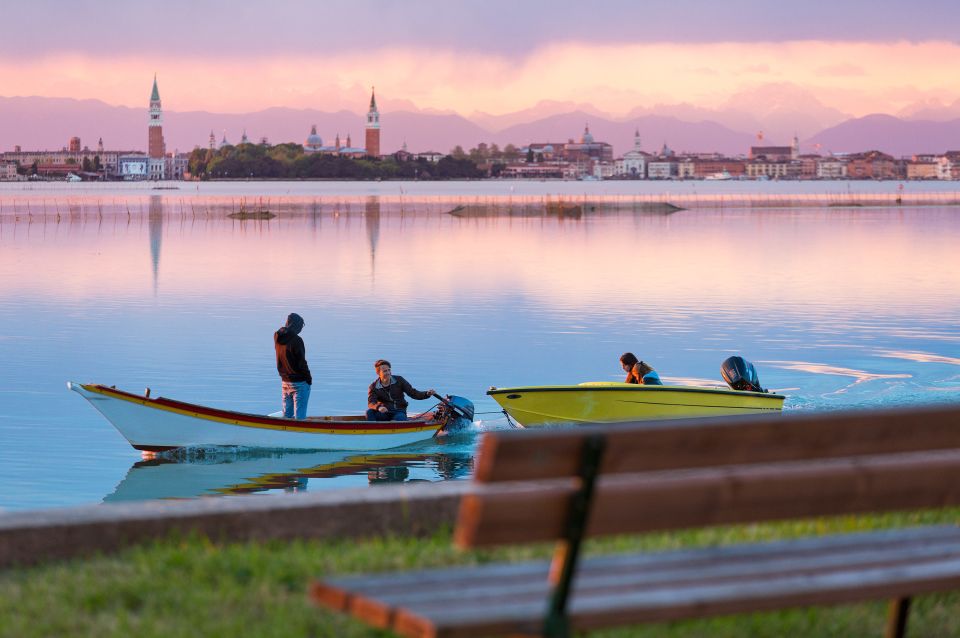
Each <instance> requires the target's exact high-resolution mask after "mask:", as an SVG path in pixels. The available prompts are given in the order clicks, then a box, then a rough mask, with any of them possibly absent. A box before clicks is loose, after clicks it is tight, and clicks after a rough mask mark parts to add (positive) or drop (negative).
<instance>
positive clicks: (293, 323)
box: [276, 312, 304, 343]
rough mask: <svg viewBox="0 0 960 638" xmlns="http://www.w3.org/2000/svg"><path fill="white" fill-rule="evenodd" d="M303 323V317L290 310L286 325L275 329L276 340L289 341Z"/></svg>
mask: <svg viewBox="0 0 960 638" xmlns="http://www.w3.org/2000/svg"><path fill="white" fill-rule="evenodd" d="M303 323H304V322H303V317H301V316H300V315H298V314H297V313H295V312H291V313H290V314H289V315H288V316H287V325H285V326H284V327H282V328H280V329H279V330H277V335H276V336H277V341H278V342H279V343H290V341H291V340H293V338H294V337H296V336H297V335H298V334H300V331H301V330H303Z"/></svg>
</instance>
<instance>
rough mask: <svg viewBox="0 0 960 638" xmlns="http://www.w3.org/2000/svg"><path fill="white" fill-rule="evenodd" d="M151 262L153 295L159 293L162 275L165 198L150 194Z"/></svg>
mask: <svg viewBox="0 0 960 638" xmlns="http://www.w3.org/2000/svg"><path fill="white" fill-rule="evenodd" d="M148 225H149V229H150V230H149V233H150V264H151V266H152V267H153V295H154V296H156V295H157V283H158V280H159V277H160V243H161V242H162V241H163V198H162V197H161V196H160V195H151V196H150V213H149V224H148Z"/></svg>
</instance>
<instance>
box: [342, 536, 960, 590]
mask: <svg viewBox="0 0 960 638" xmlns="http://www.w3.org/2000/svg"><path fill="white" fill-rule="evenodd" d="M952 543H960V527H957V526H955V525H937V526H929V527H911V528H905V529H892V530H880V531H871V532H860V533H846V534H833V535H829V536H814V537H809V538H800V539H791V540H783V541H767V542H759V543H751V544H740V545H722V546H716V547H702V548H694V549H684V550H671V551H658V552H644V553H635V554H613V555H608V556H597V557H591V558H589V559H585V560H584V562H583V564H582V566H581V572H582V570H597V571H599V572H604V573H606V572H608V571H609V570H611V569H618V568H623V569H629V570H643V571H644V572H645V573H650V572H651V571H652V570H663V569H674V568H676V567H677V566H683V565H695V566H699V565H702V564H705V563H717V564H720V563H723V562H730V561H739V560H743V559H751V560H769V558H770V557H778V556H799V557H802V556H807V555H818V554H830V553H839V552H847V551H855V550H857V549H863V548H868V549H869V550H870V551H877V552H880V551H901V550H903V549H904V548H908V547H929V546H933V545H937V546H941V545H945V544H952ZM549 565H550V563H549V561H546V560H543V561H528V562H522V563H493V564H484V565H464V566H460V567H446V568H439V569H438V568H432V569H422V570H416V571H403V572H385V573H378V574H360V575H354V576H341V577H334V578H329V579H325V581H324V583H325V584H326V585H327V586H329V587H338V588H340V589H342V590H347V591H350V592H354V593H360V594H364V595H371V596H380V595H386V594H390V593H391V592H395V591H396V590H397V589H398V588H400V589H403V590H406V589H407V588H410V587H418V588H423V589H431V588H436V587H446V586H447V585H448V584H450V583H455V582H463V581H469V582H473V583H492V584H497V583H503V582H512V581H517V580H523V579H528V578H539V577H540V576H542V575H545V574H546V573H547V570H548V569H549Z"/></svg>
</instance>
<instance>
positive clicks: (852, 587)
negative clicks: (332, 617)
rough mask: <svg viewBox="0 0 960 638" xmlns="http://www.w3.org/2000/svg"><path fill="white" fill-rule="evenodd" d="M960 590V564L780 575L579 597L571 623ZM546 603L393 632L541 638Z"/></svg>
mask: <svg viewBox="0 0 960 638" xmlns="http://www.w3.org/2000/svg"><path fill="white" fill-rule="evenodd" d="M958 586H960V558H954V559H949V560H940V559H932V560H929V561H917V560H912V561H906V562H895V563H893V564H889V565H884V566H879V567H867V568H862V569H858V568H852V569H843V570H833V571H829V572H824V573H813V574H810V573H807V574H801V575H784V574H775V575H771V576H770V577H769V578H761V577H756V576H755V577H753V578H751V579H749V580H745V581H742V582H737V581H731V580H729V579H727V580H724V579H713V580H710V581H708V582H699V583H688V584H682V585H677V586H673V587H669V586H667V587H655V588H652V589H643V590H639V591H626V592H622V593H613V592H610V591H605V590H604V591H600V592H598V593H596V594H594V595H591V594H590V593H586V594H584V593H582V592H580V591H575V592H574V595H573V598H572V600H571V607H570V618H571V622H572V624H573V627H574V628H576V629H578V630H587V629H599V628H602V627H610V626H619V625H627V624H633V623H640V622H660V621H667V620H676V619H681V618H700V617H708V616H716V615H723V614H731V613H745V612H753V611H763V610H767V609H783V608H786V607H802V606H807V605H824V604H838V603H846V602H857V601H865V600H876V599H888V598H897V597H901V596H905V595H914V594H919V593H924V592H927V591H939V590H943V589H953V588H957V587H958ZM544 611H545V602H544V601H543V600H536V601H519V602H513V601H510V600H503V601H500V602H498V603H497V604H496V605H491V604H489V603H485V604H483V605H482V606H480V607H474V608H470V606H469V605H462V606H454V605H446V606H444V607H442V608H436V609H432V610H430V612H429V615H426V614H424V613H423V612H422V611H419V610H412V609H400V610H398V611H397V612H396V615H395V618H394V622H393V628H394V629H395V630H396V631H398V632H400V633H402V634H404V635H409V636H437V637H444V638H454V637H458V638H459V637H467V636H486V635H497V634H499V635H502V634H511V633H535V632H536V631H537V630H538V629H539V628H540V626H541V624H542V622H543V614H544Z"/></svg>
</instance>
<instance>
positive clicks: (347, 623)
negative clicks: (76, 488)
mask: <svg viewBox="0 0 960 638" xmlns="http://www.w3.org/2000/svg"><path fill="white" fill-rule="evenodd" d="M958 521H960V510H956V509H951V510H941V511H937V512H919V513H910V514H898V515H890V516H874V517H845V518H833V519H822V520H814V521H800V522H791V523H783V524H772V525H751V526H736V527H724V528H716V529H710V530H697V531H691V532H682V533H672V534H657V535H647V536H632V537H617V538H612V539H604V540H600V541H594V542H592V543H590V544H588V546H587V548H586V549H587V552H588V553H589V554H598V553H599V554H602V553H611V552H627V551H636V550H637V549H670V548H677V547H689V546H704V545H718V544H728V543H735V542H748V541H754V540H769V539H777V538H791V537H798V536H807V535H811V534H823V533H831V532H852V531H861V530H869V529H878V528H886V527H901V526H909V525H918V524H926V523H953V524H955V523H957V522H958ZM551 549H552V548H551V547H549V546H546V545H538V546H532V547H524V548H506V549H503V550H496V551H482V552H480V551H478V552H460V551H457V550H456V549H454V548H453V547H452V546H451V542H450V533H449V531H444V532H440V533H438V534H436V535H435V536H433V537H431V538H426V539H413V538H386V539H378V540H364V541H352V542H348V541H337V542H320V541H309V542H307V541H298V542H292V543H280V542H270V543H217V542H211V541H210V540H208V539H205V538H199V537H191V538H170V539H167V540H164V541H162V542H157V543H153V544H150V545H145V546H140V547H136V548H131V549H128V550H125V551H123V552H121V553H118V554H114V555H110V556H99V557H93V558H89V559H85V560H76V561H69V562H60V563H52V564H47V565H41V566H38V567H33V568H22V569H13V570H7V571H4V572H0V636H2V637H4V638H6V637H16V638H29V637H34V636H36V637H54V636H57V637H59V636H91V637H92V636H96V637H98V638H99V637H104V638H106V637H114V636H115V637H117V638H120V637H123V638H127V637H129V636H136V637H137V638H150V637H154V636H156V637H157V638H160V637H162V638H175V637H179V636H213V637H217V636H223V637H229V638H236V637H239V636H243V637H259V636H284V637H297V636H304V637H311V638H313V637H320V636H345V637H350V636H358V637H359V636H383V635H386V634H384V633H383V632H378V631H374V630H371V629H368V628H366V627H365V626H363V625H362V624H360V623H357V622H355V621H353V620H350V619H349V618H346V617H344V616H342V615H339V614H333V613H329V612H326V611H324V610H321V609H317V608H315V607H313V606H312V605H311V604H310V603H309V602H308V601H307V599H306V586H307V583H308V582H309V580H310V579H311V578H313V577H316V576H320V575H330V574H340V573H349V572H367V571H386V570H396V569H406V568H413V567H430V566H445V565H451V564H455V563H456V564H464V563H468V564H469V563H482V562H488V561H493V560H523V559H529V558H533V557H548V556H549V555H550V553H551ZM884 622H885V605H884V603H873V604H863V605H844V606H840V607H832V608H816V609H800V610H790V611H784V612H776V613H763V614H750V615H741V616H734V617H725V618H719V619H713V620H709V621H688V622H681V623H672V624H662V625H650V626H643V627H633V628H626V629H619V630H613V631H606V632H597V633H596V634H593V635H594V636H608V637H615V636H616V637H620V636H642V637H645V638H654V637H657V638H659V637H667V636H669V637H674V638H679V637H693V636H697V637H700V636H709V637H710V638H726V637H729V638H734V637H737V638H741V637H744V636H758V637H763V636H804V637H808V636H810V637H814V636H816V637H819V636H823V637H826V636H831V637H832V636H837V637H840V636H843V637H849V636H881V635H883V626H884ZM909 635H910V636H924V637H938V636H958V635H960V596H958V595H957V594H945V595H941V594H937V595H928V596H922V597H919V598H918V599H917V600H916V601H915V606H914V610H913V612H912V616H911V624H910V633H909Z"/></svg>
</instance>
